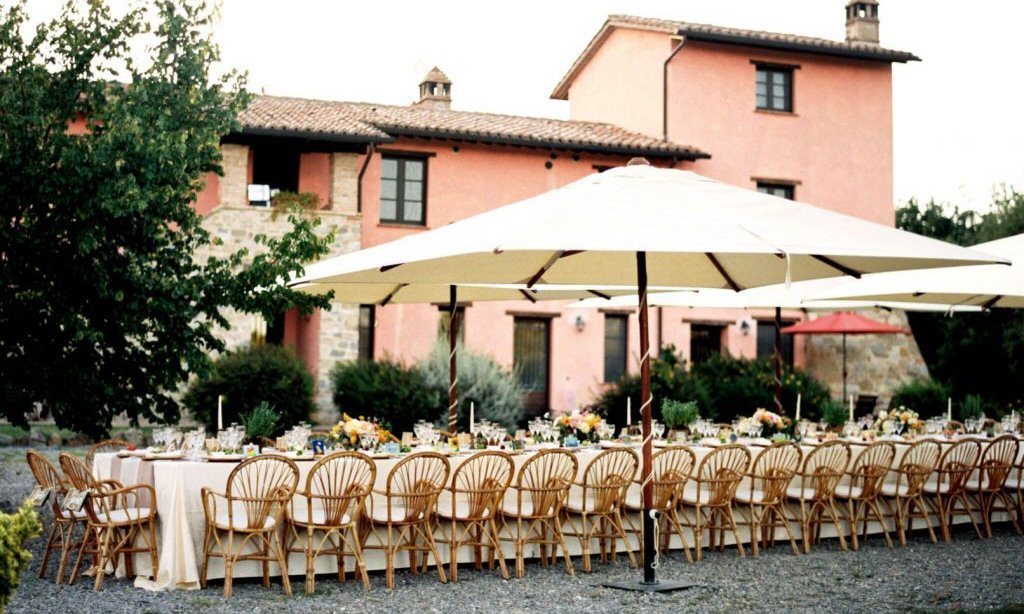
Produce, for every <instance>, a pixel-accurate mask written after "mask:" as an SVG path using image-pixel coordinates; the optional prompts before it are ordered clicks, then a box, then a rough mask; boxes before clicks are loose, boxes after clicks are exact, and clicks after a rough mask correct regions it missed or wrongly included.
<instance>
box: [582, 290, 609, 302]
mask: <svg viewBox="0 0 1024 614" xmlns="http://www.w3.org/2000/svg"><path fill="white" fill-rule="evenodd" d="M587 293H589V294H593V295H594V296H596V297H597V298H603V299H604V300H606V301H609V300H611V298H612V297H611V296H610V295H608V294H605V293H604V292H598V291H597V290H587Z"/></svg>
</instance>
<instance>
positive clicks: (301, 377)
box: [182, 345, 314, 436]
mask: <svg viewBox="0 0 1024 614" xmlns="http://www.w3.org/2000/svg"><path fill="white" fill-rule="evenodd" d="M217 395H224V425H225V426H227V425H228V424H231V423H232V422H239V423H240V422H241V421H242V414H245V413H248V412H251V411H252V410H253V409H254V408H255V407H256V406H257V405H259V404H260V403H264V402H265V403H269V404H270V405H272V406H273V407H274V408H275V409H276V410H277V413H278V414H279V415H280V419H279V420H278V422H277V426H276V427H275V429H274V432H273V433H272V434H271V435H270V436H275V435H280V434H281V433H283V432H284V431H285V430H286V429H288V428H289V427H291V426H292V425H294V424H297V423H299V422H302V421H304V420H309V416H310V414H311V413H312V412H313V409H314V406H313V377H312V376H311V375H310V374H309V371H307V370H306V366H305V365H304V364H303V363H302V361H301V360H300V359H299V357H298V356H297V355H296V354H295V353H294V352H292V351H291V350H287V349H285V348H282V347H280V346H277V345H250V346H245V347H242V348H239V349H237V350H234V351H232V352H228V353H226V354H223V355H221V356H220V357H219V358H218V359H217V360H216V362H214V364H213V368H212V369H211V371H210V374H209V377H206V378H204V379H199V380H196V381H195V382H193V383H192V385H191V386H190V387H189V389H188V392H186V393H185V396H184V397H183V398H182V403H184V404H185V407H187V408H188V409H189V411H191V412H192V415H193V416H194V417H195V419H196V420H197V421H199V422H201V423H204V424H206V426H207V428H208V429H211V430H213V429H216V428H217Z"/></svg>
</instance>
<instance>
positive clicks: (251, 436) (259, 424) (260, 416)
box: [242, 401, 281, 447]
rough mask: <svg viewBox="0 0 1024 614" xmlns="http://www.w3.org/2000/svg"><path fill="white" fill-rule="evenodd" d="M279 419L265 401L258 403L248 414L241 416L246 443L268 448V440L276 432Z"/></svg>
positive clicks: (269, 441) (271, 406)
mask: <svg viewBox="0 0 1024 614" xmlns="http://www.w3.org/2000/svg"><path fill="white" fill-rule="evenodd" d="M280 419H281V415H280V414H279V413H277V410H275V409H274V406H273V405H271V404H270V403H267V402H266V401H263V402H261V403H259V404H258V405H257V406H256V407H254V408H253V409H252V411H251V412H249V413H248V414H243V415H242V424H243V425H244V426H245V441H246V443H247V444H249V445H256V446H258V447H263V446H269V445H270V444H271V440H270V438H271V436H273V434H274V433H275V432H276V430H277V423H278V421H279V420H280Z"/></svg>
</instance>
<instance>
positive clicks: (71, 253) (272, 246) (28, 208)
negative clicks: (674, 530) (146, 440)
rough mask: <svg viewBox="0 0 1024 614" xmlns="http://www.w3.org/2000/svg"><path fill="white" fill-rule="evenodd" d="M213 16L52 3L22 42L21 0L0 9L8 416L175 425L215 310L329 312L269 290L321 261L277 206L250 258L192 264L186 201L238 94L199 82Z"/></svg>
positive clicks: (1, 366) (178, 8)
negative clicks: (277, 229) (52, 13)
mask: <svg viewBox="0 0 1024 614" xmlns="http://www.w3.org/2000/svg"><path fill="white" fill-rule="evenodd" d="M213 15H214V11H213V10H212V9H211V8H209V7H207V6H206V4H205V3H204V2H203V1H202V0H188V1H186V2H177V1H175V2H171V1H170V0H159V1H155V0H154V1H151V2H150V3H148V4H144V5H142V6H138V7H137V8H134V9H131V10H130V11H129V12H128V13H127V14H125V15H122V16H115V15H114V14H113V13H112V12H111V11H110V9H109V8H107V7H106V6H105V3H102V2H89V3H87V4H86V5H85V6H82V5H80V4H78V3H75V2H74V1H69V2H68V4H67V5H66V6H65V8H64V9H63V11H62V12H61V14H60V15H59V16H58V17H56V18H54V19H53V20H52V21H49V22H46V23H43V24H42V25H39V26H38V27H37V28H36V29H35V30H34V32H32V33H31V34H30V35H29V36H27V37H23V32H27V31H28V25H27V24H28V16H27V14H26V12H25V7H24V4H23V3H16V4H13V5H11V6H9V7H6V8H0V194H3V198H0V284H2V291H0V404H2V407H0V410H2V412H3V415H4V417H6V418H7V419H8V420H10V421H11V422H13V423H15V424H24V423H25V413H26V412H28V411H31V410H33V409H34V408H35V407H36V406H37V404H41V405H42V406H43V407H44V408H46V409H47V410H48V411H49V412H50V413H51V414H52V415H53V417H54V418H55V419H56V421H57V424H58V425H60V426H62V427H67V428H71V429H75V430H78V431H80V432H84V433H86V434H88V435H91V436H94V437H98V436H103V435H105V434H106V433H107V432H108V430H109V427H110V424H111V420H112V419H113V417H114V416H115V415H118V414H122V413H123V414H125V415H127V417H128V418H129V419H130V420H131V421H132V422H133V423H137V422H138V420H139V419H142V418H145V419H148V420H157V421H175V420H177V418H178V417H179V406H178V403H177V402H176V401H175V399H174V398H173V396H172V393H173V392H174V391H175V390H176V389H178V387H179V386H180V384H181V382H183V381H185V380H186V379H188V377H189V376H191V375H193V374H199V375H202V374H204V373H205V372H206V371H207V370H208V369H209V367H210V353H211V352H213V351H219V350H223V344H222V342H221V341H219V340H218V339H217V338H216V336H215V335H214V331H215V328H216V327H218V326H222V327H227V326H228V322H227V321H226V319H225V317H224V315H223V313H222V311H223V310H224V309H226V308H233V309H237V310H240V311H243V312H250V313H255V312H260V313H264V314H266V315H268V316H270V315H272V314H273V313H276V312H278V311H280V310H281V309H282V308H284V307H292V306H294V307H298V308H299V309H300V310H301V311H302V312H303V313H310V312H311V311H312V310H313V308H315V307H322V308H329V297H312V296H306V295H303V294H301V293H297V292H294V291H291V290H288V289H286V288H284V287H283V286H282V285H281V284H280V283H278V280H280V279H281V278H285V277H287V276H288V275H289V274H292V273H297V272H301V270H302V263H303V262H306V261H309V260H312V259H315V258H317V257H319V256H321V255H323V254H325V253H326V251H327V248H328V245H329V242H330V236H323V234H324V233H322V232H318V231H317V226H318V224H319V221H318V220H317V219H315V218H313V217H312V216H307V215H304V214H302V213H301V212H298V211H292V212H291V213H289V219H290V220H291V222H292V228H291V230H290V231H289V232H288V233H286V234H285V235H284V236H282V237H279V238H267V237H260V238H259V239H258V242H259V243H260V244H261V252H262V253H260V254H257V255H255V256H250V255H249V254H248V253H247V252H246V251H244V250H242V251H238V252H236V253H234V254H232V255H231V256H230V257H227V258H214V257H211V258H208V259H206V260H205V261H202V262H200V261H198V259H197V258H196V254H197V251H198V250H201V249H203V248H205V247H208V246H209V245H211V242H212V241H213V239H212V238H211V236H210V235H209V234H208V233H207V232H206V231H205V230H204V229H203V227H202V226H201V217H200V216H199V215H198V214H197V213H196V211H195V210H194V209H193V206H192V204H193V201H194V200H195V198H196V195H197V193H198V191H199V190H200V189H201V188H202V179H201V178H202V177H203V176H204V174H205V173H208V172H220V164H219V163H220V150H219V143H220V139H221V137H223V136H224V135H225V134H227V133H228V132H230V131H232V130H234V129H236V128H237V127H238V124H237V116H238V113H239V111H240V110H241V109H243V108H244V107H245V105H246V104H247V103H248V102H249V100H250V96H249V94H248V93H247V92H246V91H245V88H244V86H245V80H244V75H240V74H238V73H235V72H229V73H227V74H226V75H225V76H223V77H220V78H213V77H212V76H211V66H212V65H213V64H214V62H216V61H217V60H218V49H217V47H216V46H215V45H214V44H213V43H212V39H211V35H210V29H211V24H212V19H213ZM143 48H145V52H143V53H140V50H141V49H143ZM140 58H141V59H140Z"/></svg>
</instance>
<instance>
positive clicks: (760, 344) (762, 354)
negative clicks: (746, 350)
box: [757, 320, 793, 366]
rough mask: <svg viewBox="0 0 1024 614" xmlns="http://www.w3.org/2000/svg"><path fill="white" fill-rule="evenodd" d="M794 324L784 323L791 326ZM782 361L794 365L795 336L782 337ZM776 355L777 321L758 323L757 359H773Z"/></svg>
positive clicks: (759, 321) (761, 321)
mask: <svg viewBox="0 0 1024 614" xmlns="http://www.w3.org/2000/svg"><path fill="white" fill-rule="evenodd" d="M790 324H792V322H785V321H784V322H783V323H782V326H783V327H785V326H789V325H790ZM781 350H782V361H783V362H784V363H786V364H787V365H790V366H792V365H793V335H782V347H781ZM774 355H775V320H758V321H757V357H758V358H769V359H770V358H772V357H773V356H774Z"/></svg>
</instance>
